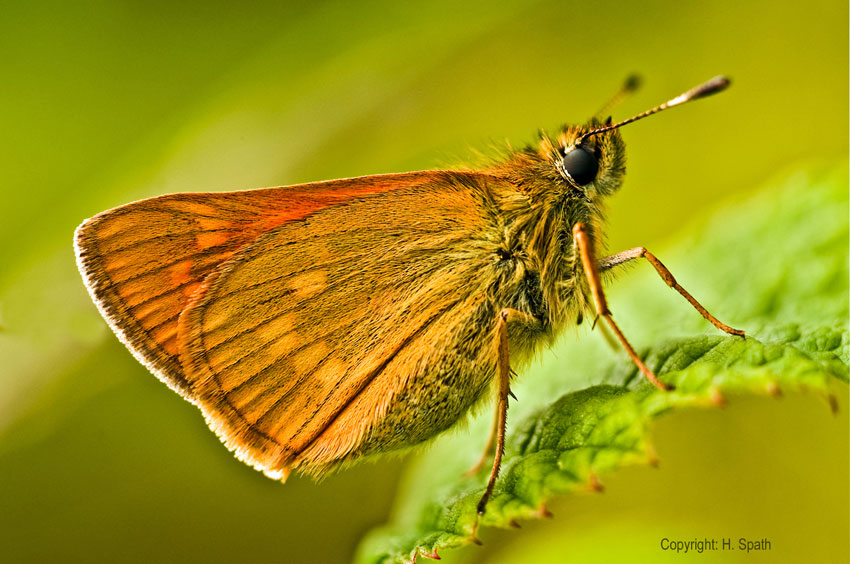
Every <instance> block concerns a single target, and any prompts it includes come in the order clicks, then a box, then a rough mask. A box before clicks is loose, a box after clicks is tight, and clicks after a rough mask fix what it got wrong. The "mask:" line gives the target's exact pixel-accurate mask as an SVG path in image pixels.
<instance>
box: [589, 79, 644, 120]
mask: <svg viewBox="0 0 850 564" xmlns="http://www.w3.org/2000/svg"><path fill="white" fill-rule="evenodd" d="M641 82H642V80H641V78H640V75H639V74H630V75H629V76H628V77H626V80H625V82H623V85H622V86H620V89H619V90H617V92H616V94H614V95H613V96H611V99H610V100H608V101H607V102H605V105H604V106H602V107H601V108H599V111H598V112H596V113H595V114H593V117H595V118H600V119H601V118H602V117H603V116H604V115H605V114H607V113H608V112H609V111H610V110H611V109H612V108H614V106H617V105H619V103H620V102H622V101H623V100H624V99H625V98H626V96H628V95H630V94H631V93H632V92H634V91H635V90H637V89H638V88H640V84H641Z"/></svg>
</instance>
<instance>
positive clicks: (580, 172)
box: [563, 147, 599, 186]
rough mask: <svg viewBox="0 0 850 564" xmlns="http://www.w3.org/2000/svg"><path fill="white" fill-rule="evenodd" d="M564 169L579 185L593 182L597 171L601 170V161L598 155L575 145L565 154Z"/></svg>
mask: <svg viewBox="0 0 850 564" xmlns="http://www.w3.org/2000/svg"><path fill="white" fill-rule="evenodd" d="M563 166H564V170H565V171H566V173H567V174H569V175H570V178H572V179H573V182H575V183H576V184H578V185H579V186H584V185H586V184H590V183H591V182H593V179H595V178H596V173H597V172H599V163H598V162H596V157H594V156H593V155H592V154H590V152H589V151H587V150H586V149H583V148H582V147H574V148H573V149H571V150H570V152H569V153H567V154H566V155H564V164H563Z"/></svg>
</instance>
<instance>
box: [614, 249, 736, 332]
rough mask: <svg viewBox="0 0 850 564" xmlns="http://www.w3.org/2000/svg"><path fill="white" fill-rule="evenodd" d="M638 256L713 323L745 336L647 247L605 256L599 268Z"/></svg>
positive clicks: (618, 263)
mask: <svg viewBox="0 0 850 564" xmlns="http://www.w3.org/2000/svg"><path fill="white" fill-rule="evenodd" d="M636 258H645V259H646V260H647V261H649V264H651V265H652V266H653V267H654V268H655V271H656V272H658V275H659V276H660V277H661V279H662V280H664V282H666V283H667V285H668V286H670V287H671V288H673V289H674V290H676V291H677V292H679V294H681V295H682V297H684V298H685V299H686V300H688V302H690V304H691V305H692V306H694V309H696V310H697V311H698V312H699V313H700V315H702V316H703V317H704V318H706V319H707V320H708V321H710V322H711V324H712V325H714V326H715V327H717V328H718V329H720V330H721V331H725V332H726V333H729V334H730V335H736V336H738V337H743V336H744V332H743V331H741V330H740V329H733V328H732V327H729V326H728V325H726V324H725V323H723V322H722V321H720V320H719V319H717V318H716V317H714V316H713V315H711V314H710V313H708V310H707V309H705V308H704V307H703V306H702V304H701V303H699V302H698V301H697V300H696V298H694V297H693V296H692V295H691V294H690V292H688V291H687V290H685V289H684V288H682V286H680V285H679V283H678V282H676V279H675V278H674V277H673V274H672V273H671V272H670V271H669V270H667V267H666V266H664V265H663V264H662V263H661V261H660V260H658V259H657V258H656V257H655V255H653V254H652V253H650V252H649V251H647V250H646V247H635V248H634V249H629V250H628V251H622V252H620V253H617V254H616V255H611V256H608V257H605V258H604V259H602V260H601V261H600V263H599V268H600V270H602V271H604V270H609V269H611V268H614V267H615V266H618V265H621V264H623V263H626V262H628V261H630V260H633V259H636Z"/></svg>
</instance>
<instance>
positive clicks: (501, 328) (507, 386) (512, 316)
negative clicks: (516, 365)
mask: <svg viewBox="0 0 850 564" xmlns="http://www.w3.org/2000/svg"><path fill="white" fill-rule="evenodd" d="M509 321H519V322H525V323H537V319H536V318H535V317H534V316H532V315H529V314H527V313H524V312H522V311H519V310H516V309H511V308H505V309H503V310H502V311H500V312H499V315H498V317H497V320H496V349H497V361H498V363H497V377H498V403H497V404H496V418H495V421H494V424H493V437H491V440H492V438H495V441H496V449H495V454H494V455H493V467H492V468H491V470H490V477H489V479H488V480H487V487H486V489H485V490H484V495H482V496H481V500H480V501H479V502H478V518H480V517H481V515H483V514H484V510H485V508H486V507H487V500H488V499H490V496H491V495H492V494H493V487H494V486H495V485H496V478H497V477H498V476H499V469H500V468H501V465H502V455H503V454H504V453H505V429H506V425H507V418H508V396H510V395H512V394H511V374H512V372H511V364H510V358H509V355H508V322H509ZM487 446H488V450H489V447H490V444H489V443H488V445H487ZM486 456H487V453H486V452H485V457H486ZM477 527H478V519H476V522H475V528H476V529H477ZM474 537H475V532H474V531H473V538H474Z"/></svg>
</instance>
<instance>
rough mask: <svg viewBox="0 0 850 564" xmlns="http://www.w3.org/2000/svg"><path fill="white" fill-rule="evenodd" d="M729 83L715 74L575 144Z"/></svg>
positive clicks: (586, 135)
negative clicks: (671, 97) (705, 80)
mask: <svg viewBox="0 0 850 564" xmlns="http://www.w3.org/2000/svg"><path fill="white" fill-rule="evenodd" d="M729 84H730V82H729V79H728V78H726V77H725V76H715V77H714V78H712V79H710V80H708V81H707V82H704V83H702V84H700V85H699V86H697V87H695V88H691V89H690V90H688V91H687V92H685V93H684V94H679V95H678V96H676V97H675V98H673V99H672V100H668V101H666V102H664V103H663V104H661V105H660V106H655V107H654V108H652V109H651V110H647V111H645V112H643V113H640V114H638V115H636V116H634V117H630V118H629V119H626V120H623V121H621V122H619V123H615V124H614V125H606V126H604V127H600V128H598V129H594V130H592V131H588V132H587V133H585V134H583V135H582V136H581V137H579V138H578V139H577V140H576V142H575V145H576V146H579V145H581V144H582V142H583V141H584V140H585V139H587V138H588V137H590V136H591V135H596V134H599V133H603V132H605V131H611V130H612V129H617V128H618V127H622V126H624V125H626V124H629V123H632V122H635V121H637V120H639V119H643V118H645V117H649V116H651V115H652V114H657V113H658V112H660V111H663V110H666V109H668V108H672V107H673V106H679V105H681V104H684V103H685V102H690V101H691V100H696V99H697V98H704V97H706V96H711V95H712V94H716V93H718V92H720V91H722V90H725V89H726V88H727V87H728V86H729Z"/></svg>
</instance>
